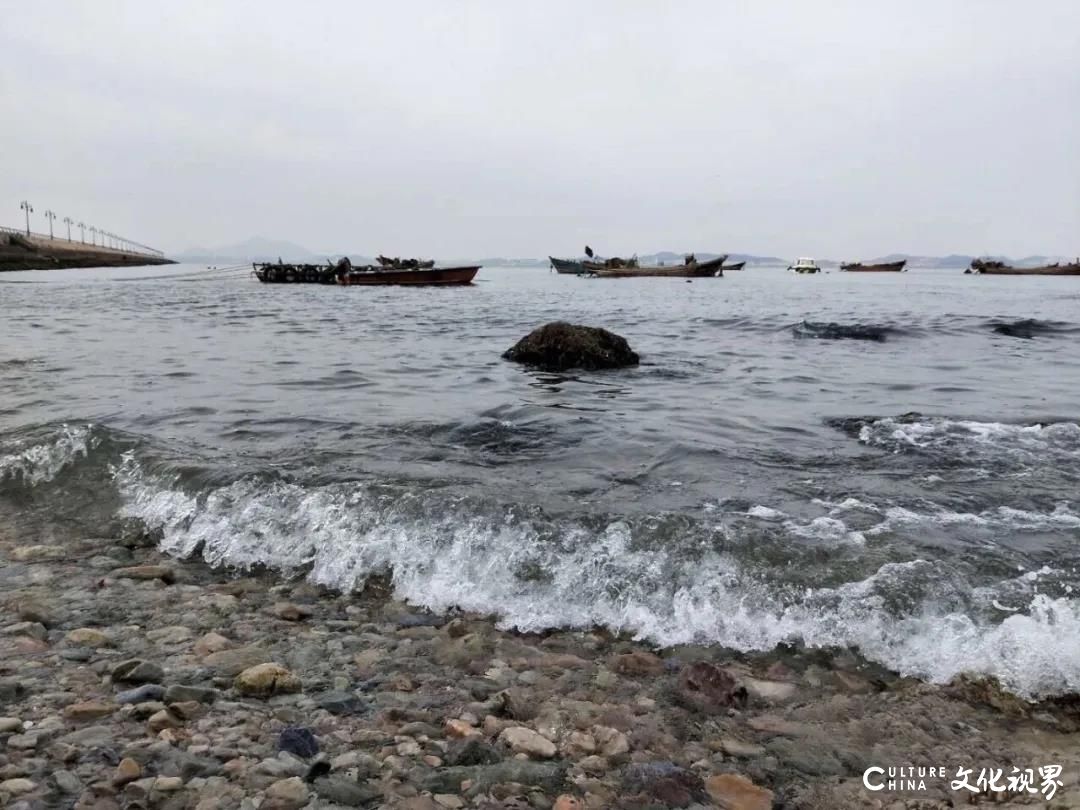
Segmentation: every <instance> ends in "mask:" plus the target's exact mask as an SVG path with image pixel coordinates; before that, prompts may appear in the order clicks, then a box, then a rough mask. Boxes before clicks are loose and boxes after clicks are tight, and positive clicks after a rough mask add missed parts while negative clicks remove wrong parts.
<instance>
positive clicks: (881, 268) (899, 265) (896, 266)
mask: <svg viewBox="0 0 1080 810" xmlns="http://www.w3.org/2000/svg"><path fill="white" fill-rule="evenodd" d="M906 264H907V259H901V260H900V261H898V262H879V263H878V264H863V263H862V262H844V263H843V264H841V265H840V269H841V270H843V271H844V272H847V273H900V272H902V271H903V270H904V266H905V265H906Z"/></svg>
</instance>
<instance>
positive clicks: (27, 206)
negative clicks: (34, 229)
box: [19, 200, 34, 236]
mask: <svg viewBox="0 0 1080 810" xmlns="http://www.w3.org/2000/svg"><path fill="white" fill-rule="evenodd" d="M19 208H21V209H22V210H23V211H25V212H26V235H27V236H29V235H30V214H32V213H33V211H34V206H32V205H30V203H28V202H27V201H26V200H23V201H22V202H21V203H19Z"/></svg>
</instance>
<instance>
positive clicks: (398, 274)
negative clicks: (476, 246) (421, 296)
mask: <svg viewBox="0 0 1080 810" xmlns="http://www.w3.org/2000/svg"><path fill="white" fill-rule="evenodd" d="M479 270H480V266H479V265H477V266H476V267H438V268H434V269H431V270H381V269H376V270H354V271H352V272H350V273H345V274H342V275H340V276H338V279H337V283H338V284H340V285H342V286H344V287H377V286H409V287H434V286H455V285H465V284H472V280H473V278H475V277H476V273H477V271H479Z"/></svg>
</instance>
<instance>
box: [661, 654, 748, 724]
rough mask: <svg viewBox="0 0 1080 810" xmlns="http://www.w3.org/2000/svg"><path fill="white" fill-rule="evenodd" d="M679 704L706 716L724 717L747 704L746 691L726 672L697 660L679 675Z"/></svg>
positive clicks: (706, 662)
mask: <svg viewBox="0 0 1080 810" xmlns="http://www.w3.org/2000/svg"><path fill="white" fill-rule="evenodd" d="M678 698H679V700H680V702H681V703H682V704H683V705H685V706H687V707H689V708H691V709H695V710H697V711H700V712H704V713H705V714H723V713H726V712H727V710H728V709H729V708H731V707H733V706H734V707H742V706H745V705H746V699H747V694H746V688H745V687H743V686H740V685H739V684H738V682H737V681H736V680H735V678H734V677H733V676H732V675H731V674H730V673H729V672H726V671H725V670H723V669H721V668H720V667H718V666H716V665H715V664H710V663H709V662H708V661H696V662H694V663H693V664H689V665H688V666H686V667H684V668H683V670H682V672H680V673H679V685H678Z"/></svg>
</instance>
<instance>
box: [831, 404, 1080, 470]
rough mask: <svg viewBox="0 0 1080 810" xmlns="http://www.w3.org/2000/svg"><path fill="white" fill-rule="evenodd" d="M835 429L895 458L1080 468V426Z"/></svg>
mask: <svg viewBox="0 0 1080 810" xmlns="http://www.w3.org/2000/svg"><path fill="white" fill-rule="evenodd" d="M831 424H832V425H833V426H834V427H838V428H840V429H841V430H844V431H845V432H847V433H849V434H851V435H853V436H854V437H856V438H857V439H858V440H859V442H860V443H862V444H865V445H868V446H870V447H876V448H880V449H882V450H887V451H889V452H892V453H904V452H916V453H923V454H931V455H939V456H942V457H945V458H949V459H952V460H955V461H959V462H965V461H980V462H982V461H998V462H1004V463H1013V464H1016V463H1020V464H1024V465H1045V464H1051V463H1055V462H1057V463H1061V464H1066V465H1068V464H1073V465H1075V464H1077V463H1078V462H1080V424H1077V423H1076V422H1069V421H1061V422H1047V423H1033V424H1012V423H1007V422H981V421H976V420H969V419H948V418H943V417H932V416H923V415H921V414H904V415H902V416H897V417H885V418H880V419H873V418H870V419H860V418H856V419H840V420H833V421H832V422H831Z"/></svg>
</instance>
